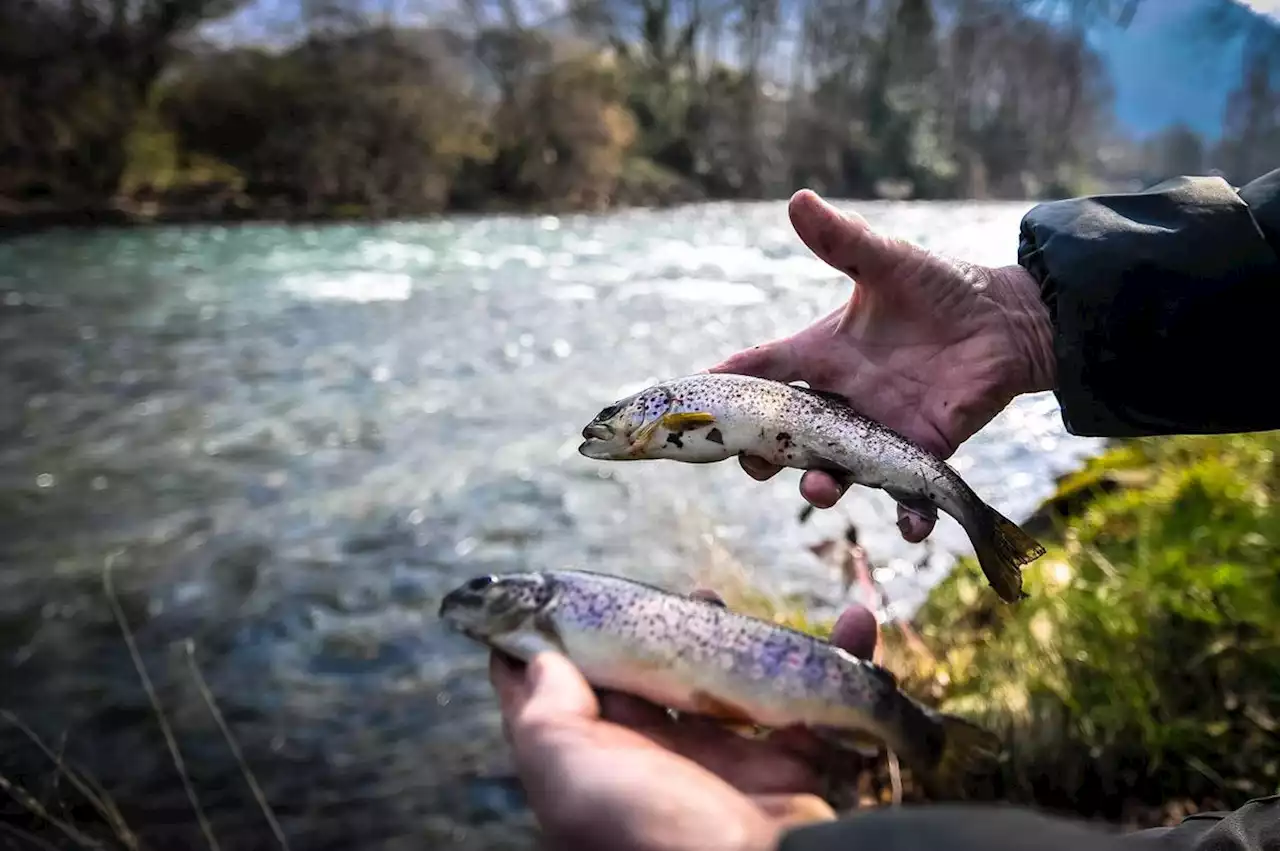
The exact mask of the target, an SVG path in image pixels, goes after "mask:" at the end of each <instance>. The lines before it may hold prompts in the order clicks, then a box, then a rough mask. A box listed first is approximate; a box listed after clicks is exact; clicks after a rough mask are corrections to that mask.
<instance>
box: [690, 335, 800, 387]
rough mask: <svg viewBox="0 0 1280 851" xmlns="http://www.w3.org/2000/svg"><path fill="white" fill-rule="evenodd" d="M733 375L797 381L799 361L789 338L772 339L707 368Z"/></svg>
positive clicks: (798, 378) (798, 377)
mask: <svg viewBox="0 0 1280 851" xmlns="http://www.w3.org/2000/svg"><path fill="white" fill-rule="evenodd" d="M707 371H708V372H729V373H733V374H735V375H754V376H755V377H757V378H772V379H773V380H774V381H786V382H791V381H799V380H800V379H801V375H800V363H799V361H798V360H797V358H796V356H795V350H794V347H793V346H792V344H791V341H790V340H786V339H782V340H772V341H770V342H768V343H762V344H760V345H758V346H752V347H751V348H749V349H743V350H742V351H740V352H735V353H734V354H732V355H730V356H729V357H728V358H726V359H725V360H723V361H721V362H720V363H718V364H716V365H715V366H713V367H711V368H710V369H708V370H707Z"/></svg>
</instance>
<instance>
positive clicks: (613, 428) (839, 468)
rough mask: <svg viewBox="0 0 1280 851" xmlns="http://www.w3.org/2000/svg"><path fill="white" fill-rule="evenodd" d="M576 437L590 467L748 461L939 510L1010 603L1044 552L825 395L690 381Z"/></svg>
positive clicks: (660, 390)
mask: <svg viewBox="0 0 1280 851" xmlns="http://www.w3.org/2000/svg"><path fill="white" fill-rule="evenodd" d="M582 437H583V443H582V445H581V446H579V447H578V451H579V452H580V453H581V454H582V455H584V456H586V457H587V458H593V459H596V460H601V461H639V460H650V459H667V460H673V461H683V462H686V463H693V464H707V463H714V462H717V461H723V460H726V459H728V458H732V457H734V456H737V455H743V454H748V455H755V456H757V457H760V458H763V459H765V460H766V461H770V462H772V463H774V464H776V465H778V466H782V467H793V468H796V469H802V470H823V471H825V472H828V473H830V474H831V475H833V476H835V477H836V478H838V479H841V480H843V481H845V482H846V483H856V484H860V485H863V486H865V487H870V488H877V489H880V490H883V491H885V492H886V493H888V494H889V495H890V496H892V497H893V498H894V499H896V500H897V501H898V502H900V503H902V504H903V505H906V506H908V507H910V508H912V509H913V510H915V511H919V512H922V513H925V514H928V515H930V516H936V514H937V511H938V510H939V509H941V510H942V511H943V512H945V513H946V514H947V515H949V516H950V517H952V518H953V519H954V520H955V521H956V522H957V523H959V524H960V526H961V527H962V528H963V529H964V531H965V534H966V535H968V537H969V541H970V543H971V544H972V545H973V548H974V553H975V555H976V556H977V558H978V562H979V564H980V565H981V566H982V570H983V573H984V574H985V575H986V577H987V580H988V582H989V583H990V584H991V586H992V588H994V589H995V591H996V593H997V594H999V595H1000V597H1001V599H1003V600H1005V601H1006V602H1014V601H1016V600H1019V599H1022V598H1023V597H1025V596H1026V595H1025V594H1024V593H1023V591H1022V565H1024V564H1027V563H1028V562H1031V561H1034V560H1035V559H1037V558H1039V557H1040V556H1042V555H1044V552H1045V550H1044V547H1042V546H1041V545H1040V544H1039V542H1037V541H1036V540H1035V539H1034V538H1032V537H1031V536H1030V535H1028V534H1027V533H1026V532H1024V531H1023V530H1022V529H1021V528H1020V527H1019V526H1018V525H1017V524H1016V523H1014V522H1013V521H1011V520H1009V519H1008V518H1006V517H1004V516H1003V515H1002V514H1000V512H998V511H996V510H995V509H994V508H992V507H991V506H989V505H987V504H986V503H985V502H983V501H982V499H981V498H980V497H979V496H978V495H977V494H976V493H974V491H973V489H972V488H970V487H969V486H968V484H967V483H965V481H964V479H962V478H961V477H960V475H959V474H958V473H957V472H956V471H955V470H954V469H953V468H952V467H951V466H950V465H949V464H947V463H946V462H945V461H944V460H942V459H941V458H938V457H937V456H936V455H933V454H932V453H930V452H928V451H926V450H925V449H923V448H921V447H920V446H918V445H916V444H915V443H913V442H911V441H910V440H908V439H907V438H905V437H903V436H902V435H900V434H898V433H897V432H895V431H893V430H891V429H889V428H886V427H885V426H883V425H881V424H879V423H877V422H875V421H873V420H870V419H867V418H866V417H864V416H862V415H860V414H858V413H857V412H856V411H854V410H853V409H852V408H851V407H850V406H849V404H848V403H847V402H846V401H845V400H844V399H843V398H842V397H840V396H837V395H835V394H831V393H825V392H820V391H816V390H811V389H809V388H805V387H799V386H796V385H794V384H786V383H783V382H780V381H772V380H769V379H764V378H755V377H752V376H746V375H733V374H728V373H714V374H713V373H702V374H698V375H690V376H686V377H684V378H676V379H672V380H670V381H665V382H662V383H660V384H656V385H654V386H652V387H649V388H647V389H645V390H642V391H640V392H639V393H635V394H633V395H631V396H628V397H627V398H625V399H621V400H619V401H617V402H615V403H613V404H612V405H609V406H608V407H606V408H604V409H603V410H601V411H600V412H599V413H598V414H596V416H595V417H594V418H593V419H592V420H591V422H590V423H588V424H587V425H586V427H585V428H583V430H582Z"/></svg>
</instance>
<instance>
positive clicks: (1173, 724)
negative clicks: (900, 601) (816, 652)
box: [916, 433, 1280, 810]
mask: <svg viewBox="0 0 1280 851" xmlns="http://www.w3.org/2000/svg"><path fill="white" fill-rule="evenodd" d="M1278 449H1280V433H1265V434H1255V435H1243V436H1227V437H1178V438H1170V439H1162V440H1142V441H1132V442H1126V443H1124V444H1122V445H1120V446H1118V447H1117V448H1115V449H1113V450H1111V451H1109V452H1107V453H1106V454H1104V455H1103V456H1102V457H1101V458H1098V459H1096V460H1095V461H1093V462H1092V463H1090V464H1089V465H1087V466H1086V468H1085V470H1084V471H1082V472H1081V473H1080V474H1078V475H1076V476H1073V477H1069V478H1068V479H1067V480H1064V482H1063V483H1062V486H1061V488H1060V494H1059V495H1060V496H1061V494H1062V492H1071V491H1073V490H1077V489H1080V488H1088V489H1090V490H1092V491H1093V493H1094V496H1093V498H1091V499H1090V500H1089V501H1087V502H1086V503H1084V504H1082V505H1081V506H1080V507H1079V508H1078V510H1077V511H1075V512H1073V513H1072V514H1071V515H1070V516H1069V517H1068V518H1067V520H1066V522H1065V526H1064V528H1063V531H1062V534H1061V536H1060V540H1058V541H1057V542H1056V543H1055V545H1054V546H1052V547H1051V548H1050V551H1049V553H1048V554H1047V555H1046V556H1044V557H1043V558H1041V559H1040V560H1038V561H1036V562H1034V563H1033V564H1032V565H1030V566H1028V568H1027V570H1026V588H1027V592H1028V593H1029V594H1030V598H1029V599H1027V600H1025V601H1023V602H1022V603H1020V604H1018V605H1017V606H1006V605H1004V604H1001V603H1000V602H999V601H997V600H995V598H994V595H993V594H992V593H991V592H990V589H989V588H987V585H986V581H985V579H983V577H982V575H981V573H980V571H979V570H978V568H977V567H976V565H975V564H974V563H973V561H972V560H962V561H961V562H960V564H959V565H958V566H957V568H956V569H955V571H954V572H953V574H952V575H951V576H950V577H949V578H948V579H947V580H946V581H944V582H943V583H941V584H940V585H939V586H938V587H937V588H936V589H935V590H934V592H933V593H932V594H931V595H930V597H929V599H928V601H927V603H926V604H925V605H924V606H923V607H922V608H921V610H920V611H919V612H918V613H917V617H916V626H917V629H918V630H919V632H920V633H921V634H922V636H923V637H924V638H925V640H926V642H927V643H928V644H929V645H930V647H931V648H932V649H933V650H934V652H935V653H937V654H938V656H939V657H940V659H941V663H940V664H939V665H938V667H937V668H936V669H935V670H934V671H933V674H932V680H933V682H932V684H931V686H932V691H933V693H934V696H935V697H936V698H937V699H938V701H939V702H940V703H941V705H942V706H943V707H944V708H947V709H951V710H954V711H961V712H963V713H965V714H967V715H970V716H977V717H979V718H980V719H981V720H983V721H984V722H985V723H987V724H989V725H991V726H994V727H996V728H998V729H1000V730H1001V731H1003V732H1004V734H1005V735H1006V737H1007V739H1008V742H1009V748H1010V753H1011V757H1012V758H1011V760H1010V762H1009V766H1008V770H1007V772H1006V777H1005V778H1004V779H1005V781H1006V790H1005V791H1006V792H1007V793H1009V794H1010V796H1012V797H1015V798H1018V797H1024V798H1030V799H1034V800H1037V801H1039V802H1042V803H1062V804H1063V805H1065V806H1071V807H1072V808H1075V809H1085V810H1089V809H1091V808H1090V807H1086V806H1079V805H1078V801H1079V797H1080V796H1081V795H1082V794H1083V795H1085V797H1089V796H1090V795H1096V797H1098V799H1099V802H1098V805H1097V806H1098V807H1101V808H1103V809H1105V808H1106V806H1107V804H1106V801H1108V800H1109V801H1121V800H1125V799H1135V800H1139V801H1146V802H1152V803H1156V802H1159V801H1163V800H1167V799H1169V798H1171V797H1175V796H1189V797H1191V798H1192V799H1193V800H1210V801H1215V802H1221V803H1224V804H1228V805H1232V804H1237V803H1240V802H1242V801H1243V800H1245V799H1247V798H1248V797H1250V796H1254V795H1260V794H1268V793H1272V792H1275V791H1276V790H1277V768H1276V757H1275V748H1274V741H1275V739H1274V736H1275V731H1276V720H1275V719H1280V576H1277V570H1278V569H1280V502H1278V501H1277V498H1280V464H1278V463H1277V460H1276V459H1277V450H1278ZM1116 473H1122V474H1125V475H1123V476H1121V478H1122V479H1124V480H1125V481H1126V482H1127V484H1126V486H1124V487H1121V488H1118V489H1113V490H1110V491H1109V492H1103V491H1098V490H1097V489H1095V488H1093V487H1092V486H1093V485H1096V484H1097V482H1098V481H1100V480H1101V479H1103V478H1107V477H1113V476H1114V475H1115V474H1116ZM1135 473H1137V474H1139V475H1134V474H1135ZM1269 742H1270V744H1268V743H1269ZM1086 780H1087V781H1088V784H1089V785H1092V786H1094V787H1095V790H1094V792H1087V790H1083V789H1081V788H1075V786H1080V785H1081V784H1084V783H1085V781H1086ZM1073 784H1075V786H1073ZM1100 790H1106V793H1105V794H1103V792H1102V791H1100ZM1073 796H1074V800H1073ZM1103 799H1105V800H1103Z"/></svg>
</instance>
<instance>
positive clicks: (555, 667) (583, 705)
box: [516, 652, 600, 724]
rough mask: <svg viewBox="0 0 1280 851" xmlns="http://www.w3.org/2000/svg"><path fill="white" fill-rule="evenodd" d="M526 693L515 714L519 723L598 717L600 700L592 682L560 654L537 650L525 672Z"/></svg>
mask: <svg viewBox="0 0 1280 851" xmlns="http://www.w3.org/2000/svg"><path fill="white" fill-rule="evenodd" d="M525 676H526V683H527V685H526V688H527V689H528V696H527V698H526V699H525V700H524V701H523V705H522V706H521V707H520V708H519V711H518V713H517V714H516V720H517V721H518V722H520V723H522V724H527V723H532V722H539V723H540V722H545V721H554V720H561V719H566V718H585V719H591V718H597V717H599V715H600V702H599V701H598V700H596V693H595V692H594V691H592V690H591V685H590V684H589V683H588V682H587V681H586V679H585V678H584V677H583V676H582V673H581V672H580V671H579V670H578V669H577V668H576V667H574V665H573V663H572V662H570V661H569V659H568V658H567V657H565V656H563V655H561V654H559V653H552V652H543V653H539V654H538V655H537V656H535V657H534V658H533V661H531V662H530V663H529V667H528V671H527V673H526V675H525Z"/></svg>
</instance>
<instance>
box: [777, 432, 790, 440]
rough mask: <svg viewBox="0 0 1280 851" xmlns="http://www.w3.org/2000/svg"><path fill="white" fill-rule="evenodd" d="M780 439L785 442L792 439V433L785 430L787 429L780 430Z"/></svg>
mask: <svg viewBox="0 0 1280 851" xmlns="http://www.w3.org/2000/svg"><path fill="white" fill-rule="evenodd" d="M778 440H781V441H783V442H787V441H790V440H791V435H790V434H788V433H787V432H785V431H780V432H778Z"/></svg>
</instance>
